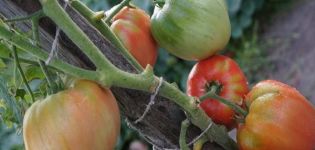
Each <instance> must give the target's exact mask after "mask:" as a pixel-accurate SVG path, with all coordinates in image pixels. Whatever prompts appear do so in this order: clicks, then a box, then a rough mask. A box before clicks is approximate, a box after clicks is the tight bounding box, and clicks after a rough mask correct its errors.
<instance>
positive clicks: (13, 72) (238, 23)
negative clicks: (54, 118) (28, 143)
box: [0, 0, 265, 149]
mask: <svg viewBox="0 0 315 150" xmlns="http://www.w3.org/2000/svg"><path fill="white" fill-rule="evenodd" d="M84 1H85V2H86V3H87V4H88V5H89V6H90V7H91V8H93V9H94V10H108V9H109V8H110V7H111V6H113V5H115V4H117V3H118V2H119V1H116V0H107V1H106V0H84ZM133 3H134V4H135V5H137V6H139V7H141V8H142V9H144V10H146V11H147V12H148V13H152V10H153V7H152V4H151V1H148V0H145V1H144V0H133ZM227 3H228V6H229V13H230V17H231V18H230V19H231V24H232V36H233V38H234V39H236V40H233V42H232V44H230V45H229V49H230V51H232V52H234V53H235V58H236V60H237V61H238V63H239V64H240V66H241V68H242V69H243V70H244V71H245V74H246V75H247V76H248V77H250V78H249V80H250V83H252V82H253V81H256V80H257V79H258V78H259V77H257V76H253V74H256V72H258V71H259V69H260V68H261V67H262V66H263V64H264V62H265V60H264V58H263V57H262V55H263V54H262V50H261V47H259V46H258V44H257V37H256V36H257V35H256V33H257V32H256V31H257V30H256V31H255V32H254V33H255V34H254V35H251V34H246V33H245V32H244V30H245V29H246V28H248V27H250V26H251V24H252V22H253V15H254V14H255V12H257V11H258V10H259V9H260V8H261V6H262V5H263V3H264V0H255V1H253V0H227ZM244 33H245V34H244ZM244 35H245V37H243V38H241V39H240V37H242V36H244ZM237 42H240V43H241V44H236V43H237ZM18 53H19V56H21V57H28V58H31V56H29V55H26V54H25V53H22V52H21V51H19V52H18ZM11 55H12V54H11V51H10V50H9V49H8V47H5V46H4V43H0V56H1V57H4V58H5V59H1V58H0V76H1V77H2V79H1V83H0V86H1V87H0V88H1V89H0V90H2V91H0V92H3V90H5V91H7V92H6V93H9V94H10V95H9V97H11V98H7V97H8V96H5V95H4V94H2V93H0V115H1V117H3V118H4V120H1V122H0V139H1V140H0V149H9V148H8V147H5V148H4V147H2V146H6V144H2V143H17V144H21V143H22V142H21V141H22V140H21V136H16V135H15V132H14V131H16V130H17V129H18V128H19V127H18V126H16V125H15V124H16V123H18V122H19V121H21V116H23V113H24V111H25V110H26V109H27V107H28V106H29V104H30V95H29V93H28V92H27V91H26V89H25V87H24V84H23V83H22V80H21V77H20V75H19V73H18V71H17V68H16V67H15V64H14V61H13V60H12V56H11ZM33 59H34V58H33ZM253 62H255V63H253ZM194 63H195V62H189V61H183V60H181V59H178V58H176V57H174V56H172V55H170V54H169V53H167V52H166V51H165V50H163V49H160V50H159V56H158V62H157V65H156V67H155V72H156V74H157V75H158V76H163V77H165V79H166V80H168V81H171V82H176V83H178V86H179V87H180V88H181V89H182V90H184V91H185V88H186V80H187V76H188V73H189V72H190V69H191V67H192V66H193V65H194ZM22 67H23V69H24V71H25V73H26V78H27V80H28V82H29V84H30V86H31V88H32V90H33V92H34V94H35V97H36V98H43V97H45V96H46V95H47V88H48V87H47V82H46V80H44V74H43V73H42V72H41V70H40V68H39V67H38V66H37V65H33V64H22ZM256 77H257V78H256ZM52 78H53V79H54V80H55V81H57V82H59V83H60V78H59V77H58V76H57V75H56V74H53V76H52ZM3 81H6V82H3ZM8 91H9V92H8ZM14 103H15V104H14ZM14 106H21V107H20V108H22V109H20V110H18V109H17V108H14ZM18 118H19V119H18ZM4 123H5V124H4ZM5 126H9V127H11V128H9V129H8V128H7V127H5ZM122 128H123V129H122V134H121V137H120V139H119V140H120V142H118V146H117V149H121V148H123V147H124V146H125V145H126V143H128V142H126V141H130V139H134V138H139V137H138V134H136V133H135V132H132V131H130V130H128V128H127V126H126V125H125V124H124V125H122ZM3 137H6V138H3ZM11 137H12V138H11ZM2 139H5V140H2ZM12 139H13V142H9V141H12ZM1 142H2V143H1ZM12 145H14V144H12ZM9 147H11V145H9ZM19 148H21V145H20V147H19V146H17V148H16V149H19ZM13 149H15V148H13Z"/></svg>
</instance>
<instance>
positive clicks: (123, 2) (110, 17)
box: [105, 0, 131, 24]
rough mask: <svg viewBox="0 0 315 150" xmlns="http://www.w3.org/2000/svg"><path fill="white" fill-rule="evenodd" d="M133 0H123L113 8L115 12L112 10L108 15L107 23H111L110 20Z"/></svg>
mask: <svg viewBox="0 0 315 150" xmlns="http://www.w3.org/2000/svg"><path fill="white" fill-rule="evenodd" d="M130 1H131V0H123V1H122V2H120V3H119V4H118V5H117V6H116V8H115V9H114V10H113V12H111V13H110V14H109V15H108V16H106V19H105V22H106V23H108V24H109V23H110V21H111V20H112V18H113V17H114V16H115V15H116V14H117V13H118V12H119V11H120V10H121V9H122V8H123V7H125V6H128V5H129V2H130Z"/></svg>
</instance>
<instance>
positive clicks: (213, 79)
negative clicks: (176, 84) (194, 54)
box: [187, 55, 248, 129]
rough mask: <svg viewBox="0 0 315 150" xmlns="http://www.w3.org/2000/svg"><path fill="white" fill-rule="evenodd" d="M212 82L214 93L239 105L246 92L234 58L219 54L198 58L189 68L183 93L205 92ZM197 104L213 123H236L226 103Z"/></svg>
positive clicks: (240, 72) (234, 124) (212, 101)
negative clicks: (214, 86) (203, 58)
mask: <svg viewBox="0 0 315 150" xmlns="http://www.w3.org/2000/svg"><path fill="white" fill-rule="evenodd" d="M212 85H216V86H217V87H218V90H217V94H218V95H220V96H222V97H224V98H226V99H228V100H232V101H233V102H235V103H236V104H238V105H242V102H243V98H244V96H245V95H246V94H247V92H248V87H247V80H246V77H245V76H244V74H243V72H242V70H241V69H240V67H239V66H238V65H237V63H236V62H235V61H234V60H232V59H231V58H229V57H226V56H222V55H215V56H212V57H210V58H208V59H205V60H202V61H200V62H198V63H197V64H196V65H195V66H194V67H193V69H192V70H191V72H190V74H189V77H188V81H187V93H188V95H190V96H195V97H200V96H203V95H204V94H206V93H207V92H209V91H210V88H211V86H212ZM200 106H201V108H203V110H204V111H205V112H206V113H207V114H208V116H209V117H211V118H212V120H213V121H214V122H215V123H218V124H222V125H225V126H226V127H227V128H228V129H231V128H233V127H235V126H236V122H235V119H234V115H235V112H234V111H233V110H232V109H231V108H230V107H228V106H227V105H225V104H223V103H221V102H219V101H217V100H213V99H207V100H205V101H203V102H202V103H201V104H200Z"/></svg>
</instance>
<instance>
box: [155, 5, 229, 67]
mask: <svg viewBox="0 0 315 150" xmlns="http://www.w3.org/2000/svg"><path fill="white" fill-rule="evenodd" d="M151 22H152V23H151V29H152V34H153V36H154V38H155V40H156V41H157V43H158V44H159V45H160V46H161V47H163V48H165V49H166V50H168V51H169V52H170V53H172V54H173V55H175V56H177V57H179V58H182V59H185V60H197V61H199V60H202V59H206V58H208V57H210V56H212V55H214V54H215V53H217V52H218V51H220V50H223V49H224V47H225V46H226V44H227V43H228V41H229V39H230V36H231V25H230V20H229V16H228V10H227V6H226V4H225V1H224V0H166V1H165V4H164V6H163V7H161V8H160V7H159V6H156V7H155V9H154V13H153V15H152V17H151Z"/></svg>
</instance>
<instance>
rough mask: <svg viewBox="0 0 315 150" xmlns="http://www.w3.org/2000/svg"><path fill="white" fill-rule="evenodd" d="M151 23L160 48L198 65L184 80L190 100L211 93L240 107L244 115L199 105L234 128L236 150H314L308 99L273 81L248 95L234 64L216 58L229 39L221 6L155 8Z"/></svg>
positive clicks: (208, 0) (210, 1)
mask: <svg viewBox="0 0 315 150" xmlns="http://www.w3.org/2000/svg"><path fill="white" fill-rule="evenodd" d="M151 20H152V27H151V28H152V33H153V36H154V38H155V39H156V40H157V43H158V44H159V45H160V46H161V47H163V48H165V49H166V50H168V51H169V52H170V53H172V54H174V55H176V56H177V57H180V58H182V59H186V60H197V61H198V62H197V63H196V65H195V66H194V67H193V68H192V70H191V72H190V74H189V77H188V81H187V94H188V95H190V96H194V97H201V96H204V95H205V94H206V93H208V92H212V93H214V94H216V95H219V96H221V98H223V99H226V100H227V101H230V102H233V103H234V105H236V106H237V105H238V106H239V107H240V108H241V107H243V109H244V110H245V112H246V114H245V115H244V114H237V113H236V112H235V111H234V110H233V109H232V107H229V106H228V105H225V104H224V103H221V102H219V101H218V100H217V99H212V98H208V99H206V100H203V101H202V102H201V103H200V107H201V108H202V109H203V110H204V111H205V112H206V114H207V115H208V116H209V117H210V118H211V119H212V120H213V121H214V122H215V123H217V124H221V125H224V126H226V127H227V128H228V129H232V128H234V127H237V129H238V134H237V139H238V140H237V142H238V145H239V148H240V149H244V150H252V149H255V150H260V149H301V150H302V149H303V150H310V149H315V121H314V120H315V108H314V106H312V104H311V103H309V102H308V101H307V99H305V98H304V97H303V96H302V95H301V94H300V93H299V92H298V91H296V90H295V89H293V88H292V87H290V86H287V85H285V84H283V83H280V82H278V81H272V80H267V81H262V82H260V83H258V84H257V85H256V86H255V87H254V88H253V89H252V90H251V91H249V89H248V85H247V80H246V77H245V75H244V73H243V72H242V70H241V69H240V67H239V66H238V65H237V63H236V62H235V61H233V60H232V59H231V58H229V57H226V56H222V55H218V54H216V53H217V52H218V51H220V50H222V49H223V48H224V47H225V46H226V44H227V42H228V40H229V38H230V22H229V19H228V15H227V9H226V7H225V4H224V2H223V1H220V0H219V1H217V0H201V1H186V0H183V1H171V0H170V1H166V3H165V4H164V6H162V7H161V6H160V7H159V6H156V8H155V10H154V14H153V16H152V18H151ZM237 120H239V121H237Z"/></svg>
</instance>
